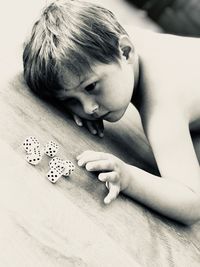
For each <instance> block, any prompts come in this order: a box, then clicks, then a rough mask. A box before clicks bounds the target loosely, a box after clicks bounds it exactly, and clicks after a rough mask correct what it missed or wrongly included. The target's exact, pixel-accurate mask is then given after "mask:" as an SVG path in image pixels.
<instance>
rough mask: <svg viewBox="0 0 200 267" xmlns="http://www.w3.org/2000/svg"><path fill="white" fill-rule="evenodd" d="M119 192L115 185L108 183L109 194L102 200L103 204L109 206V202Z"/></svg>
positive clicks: (117, 186)
mask: <svg viewBox="0 0 200 267" xmlns="http://www.w3.org/2000/svg"><path fill="white" fill-rule="evenodd" d="M119 191H120V188H119V185H115V184H112V183H110V188H109V193H108V195H107V196H106V197H105V198H104V203H105V204H110V202H111V201H113V200H114V199H116V197H117V196H118V194H119Z"/></svg>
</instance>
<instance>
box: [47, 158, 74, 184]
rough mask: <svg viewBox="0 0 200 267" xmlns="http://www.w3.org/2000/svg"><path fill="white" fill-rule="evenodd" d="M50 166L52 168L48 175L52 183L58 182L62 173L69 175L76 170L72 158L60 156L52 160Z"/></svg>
mask: <svg viewBox="0 0 200 267" xmlns="http://www.w3.org/2000/svg"><path fill="white" fill-rule="evenodd" d="M49 167H50V170H49V171H48V173H47V175H46V176H47V178H48V180H49V181H51V182H52V183H56V182H57V181H58V179H59V178H60V177H61V176H62V175H63V176H69V175H70V174H71V173H72V172H73V171H74V170H75V166H74V164H73V163H72V162H71V161H70V160H63V159H61V158H59V157H54V158H53V159H52V160H50V162H49Z"/></svg>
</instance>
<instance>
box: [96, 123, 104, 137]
mask: <svg viewBox="0 0 200 267" xmlns="http://www.w3.org/2000/svg"><path fill="white" fill-rule="evenodd" d="M96 128H97V134H98V136H99V137H103V136H104V134H103V131H104V124H103V120H99V121H97V123H96Z"/></svg>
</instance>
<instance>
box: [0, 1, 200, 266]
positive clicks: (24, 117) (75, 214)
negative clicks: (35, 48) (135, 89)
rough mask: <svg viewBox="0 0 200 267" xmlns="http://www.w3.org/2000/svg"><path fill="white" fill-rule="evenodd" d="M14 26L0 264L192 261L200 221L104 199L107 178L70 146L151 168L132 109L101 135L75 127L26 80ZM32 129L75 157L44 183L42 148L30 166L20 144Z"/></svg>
mask: <svg viewBox="0 0 200 267" xmlns="http://www.w3.org/2000/svg"><path fill="white" fill-rule="evenodd" d="M116 2H117V1H116ZM19 3H21V2H19ZM118 4H119V7H122V6H123V5H125V4H122V2H121V1H118ZM7 10H8V9H7ZM15 17H16V15H15V14H13V17H12V18H13V20H12V22H14V18H15ZM12 25H13V27H14V29H13V32H12V33H13V35H12V36H10V35H9V37H8V40H10V42H8V43H7V45H5V50H2V51H1V52H3V53H1V58H0V59H1V63H0V66H1V78H0V121H1V124H0V145H1V153H0V162H1V165H0V166H1V175H0V210H1V224H0V225H1V227H0V265H1V266H4V267H13V266H14V267H18V266H20V267H23V266H28V267H29V266H39V267H40V266H41V267H43V266H45V267H49V266H53V267H57V266H59V267H63V266H67V267H68V266H69V267H70V266H89V267H102V266H103V267H107V266H112V267H113V266H115V267H118V266H120V267H121V266H123V267H126V266H127V267H130V266H134V267H135V266H136V267H137V266H159V267H160V266H164V267H165V266H170V267H171V266H178V267H179V266H180V267H184V266H185V267H186V266H187V267H188V266H191V267H197V266H199V265H200V234H199V233H200V231H199V229H200V223H197V224H196V225H194V226H193V227H184V226H182V225H179V224H176V223H175V222H173V221H171V220H167V219H166V218H164V217H162V216H160V215H158V214H156V213H155V212H153V211H151V210H149V209H147V208H146V207H143V206H142V205H140V204H139V203H137V202H135V201H133V200H131V199H129V198H128V197H125V196H123V195H120V196H119V197H118V198H117V200H116V201H114V202H113V203H112V204H111V205H108V206H105V205H104V204H103V198H104V196H105V195H106V193H107V189H106V187H105V185H104V184H103V183H101V182H100V181H98V179H97V178H96V175H95V174H94V173H88V172H87V171H86V170H85V169H84V168H80V167H78V166H77V163H76V155H78V154H79V153H80V152H82V151H84V150H86V149H93V150H98V151H105V152H110V153H114V154H115V155H116V156H118V157H120V158H122V159H123V160H125V161H126V162H128V163H131V164H135V165H136V166H139V167H141V168H144V169H146V170H150V171H152V172H154V171H155V172H156V169H154V168H153V166H154V165H155V162H154V158H153V156H152V152H151V149H150V147H149V145H148V142H147V140H146V139H145V137H144V136H143V137H141V138H139V136H141V133H142V127H141V123H140V120H139V117H138V114H137V112H136V111H135V110H134V108H133V107H131V106H130V107H129V109H128V110H127V112H126V115H125V116H124V118H123V119H122V120H120V121H119V122H117V123H113V124H110V123H106V125H105V137H104V138H103V139H100V138H98V137H96V136H92V135H90V134H89V133H88V132H87V130H86V129H83V128H82V129H81V130H80V128H79V127H78V126H76V125H75V124H74V122H73V121H72V119H71V118H70V116H69V115H68V114H67V113H65V112H64V111H63V110H61V109H60V108H58V107H56V106H53V105H51V104H49V103H46V102H44V101H42V100H39V99H38V98H37V97H36V96H34V95H33V94H32V93H31V92H30V91H29V90H28V89H27V87H26V85H25V83H24V80H23V76H22V63H21V52H22V46H21V43H20V40H21V39H20V38H21V37H22V35H24V31H25V30H24V29H21V31H19V33H18V36H15V35H14V32H15V31H16V29H17V25H15V24H14V23H13V24H12ZM18 26H19V25H18ZM9 27H10V26H9ZM9 27H8V28H9ZM9 30H10V28H9ZM5 36H7V35H6V34H5ZM19 37H20V38H19ZM9 38H11V39H9ZM4 40H6V38H5V39H4ZM12 40H15V41H16V42H15V43H13V42H11V41H12ZM130 118H131V120H130ZM131 121H134V123H132V122H131ZM30 135H33V136H36V137H37V138H38V139H39V141H40V143H41V144H42V145H44V144H45V143H47V142H48V141H50V140H53V141H56V142H57V143H58V144H59V146H60V150H59V152H58V156H60V157H62V158H65V159H69V160H71V161H73V162H74V164H75V166H76V170H75V172H74V173H73V174H72V175H71V176H70V177H69V178H61V179H60V180H59V181H58V182H57V183H56V184H51V183H50V182H49V181H48V180H47V178H46V177H45V174H46V172H47V171H48V162H49V160H50V158H49V157H48V156H44V157H43V159H42V161H41V162H40V164H39V165H37V166H32V165H30V164H28V163H27V162H26V161H25V151H24V150H23V147H22V143H23V140H24V139H25V138H26V137H27V136H30ZM146 158H148V161H147V160H146Z"/></svg>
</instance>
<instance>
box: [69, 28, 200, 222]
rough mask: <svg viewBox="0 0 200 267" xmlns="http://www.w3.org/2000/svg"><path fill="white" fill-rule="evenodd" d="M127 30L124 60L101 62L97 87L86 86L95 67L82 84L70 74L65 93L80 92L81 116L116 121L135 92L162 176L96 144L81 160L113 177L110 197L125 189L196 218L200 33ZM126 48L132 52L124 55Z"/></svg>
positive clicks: (173, 214) (181, 216) (170, 213)
mask: <svg viewBox="0 0 200 267" xmlns="http://www.w3.org/2000/svg"><path fill="white" fill-rule="evenodd" d="M129 34H130V39H129V40H127V39H128V38H126V39H123V38H122V39H121V42H120V46H119V49H120V51H121V59H120V64H119V67H118V66H116V65H113V64H111V65H106V66H104V65H98V66H95V68H94V69H93V72H94V73H95V74H96V75H97V76H98V79H97V80H98V81H100V82H98V83H97V84H98V86H97V87H95V89H94V91H93V90H92V91H90V92H85V91H84V88H87V86H88V84H91V83H93V82H95V81H96V79H93V78H92V77H94V76H93V74H87V76H89V79H87V82H83V84H81V86H80V85H79V84H77V82H74V81H75V80H76V79H71V84H72V86H71V89H68V90H67V89H66V92H65V93H66V95H65V97H66V98H68V99H70V97H71V96H72V97H73V98H75V99H76V101H75V104H74V106H73V105H71V110H72V112H74V113H75V114H76V115H77V116H79V117H80V118H83V119H86V120H90V119H91V120H94V119H98V120H101V119H105V120H107V121H111V122H112V121H117V120H119V119H120V118H121V117H122V116H123V114H124V112H125V111H126V108H127V106H128V104H129V102H130V101H131V98H132V95H133V98H132V102H133V104H135V106H136V108H137V109H138V111H139V113H140V116H141V121H142V124H143V128H144V132H145V134H146V136H147V138H148V140H149V143H150V145H151V148H152V150H153V153H154V156H155V159H156V162H157V165H158V168H159V171H160V174H161V177H158V176H156V175H152V174H150V173H148V172H145V171H143V170H141V169H139V168H137V167H135V166H131V165H128V164H126V163H125V162H123V161H121V160H120V159H119V158H117V157H115V156H114V155H110V154H107V153H102V152H96V151H93V152H92V151H86V152H83V153H82V154H81V155H79V156H78V157H77V160H78V164H79V166H82V167H85V168H86V169H87V170H88V171H99V172H100V174H99V176H98V178H99V180H101V181H103V182H108V183H109V193H108V196H107V197H106V198H105V200H104V202H105V203H110V202H111V201H112V200H114V199H115V198H116V197H117V195H118V194H119V192H120V191H123V193H125V194H127V195H129V196H130V197H132V198H133V199H136V200H138V201H140V202H141V203H143V204H145V205H147V206H149V207H150V208H152V209H154V210H156V211H157V212H160V213H161V214H163V215H165V216H167V217H169V218H172V219H175V220H177V221H179V222H182V223H184V224H192V223H194V222H196V221H197V220H199V219H200V169H199V163H198V160H197V157H196V154H195V150H194V146H193V143H192V139H191V135H190V131H193V130H194V125H195V130H197V129H199V128H200V127H199V126H200V105H199V103H200V90H199V85H200V76H199V69H200V55H199V47H200V39H197V38H186V37H177V36H172V35H164V34H157V33H151V32H145V31H142V32H141V31H140V30H136V29H134V30H133V29H130V30H129ZM131 36H133V40H134V45H135V48H136V50H135V48H134V47H133V45H132V42H131ZM126 48H128V49H126ZM124 49H126V50H128V51H129V55H128V56H127V55H126V57H125V56H124V54H123V51H124ZM136 51H137V53H136ZM137 55H138V58H139V63H140V81H139V83H138V76H137V73H138V70H139V69H138V64H137ZM104 71H105V72H104ZM90 79H91V80H90ZM137 83H138V85H137ZM66 84H67V82H66ZM95 90H96V91H95ZM86 91H87V90H86ZM116 95H117V96H118V97H116ZM77 100H78V102H77ZM96 106H97V107H98V108H97V109H95V108H94V107H96ZM94 110H95V112H94ZM107 112H110V113H109V114H108V115H106V116H105V117H102V116H104V115H105V114H107Z"/></svg>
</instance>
